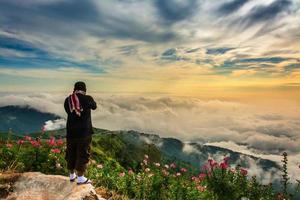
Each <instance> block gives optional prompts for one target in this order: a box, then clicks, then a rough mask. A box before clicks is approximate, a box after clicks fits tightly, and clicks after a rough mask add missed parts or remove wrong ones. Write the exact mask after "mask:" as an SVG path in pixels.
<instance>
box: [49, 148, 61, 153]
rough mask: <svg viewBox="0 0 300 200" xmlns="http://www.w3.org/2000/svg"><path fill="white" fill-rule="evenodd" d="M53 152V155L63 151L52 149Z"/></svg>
mask: <svg viewBox="0 0 300 200" xmlns="http://www.w3.org/2000/svg"><path fill="white" fill-rule="evenodd" d="M51 152H52V153H60V152H61V151H60V149H57V148H56V149H51Z"/></svg>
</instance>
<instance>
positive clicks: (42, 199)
mask: <svg viewBox="0 0 300 200" xmlns="http://www.w3.org/2000/svg"><path fill="white" fill-rule="evenodd" d="M0 183H1V185H0V195H1V196H0V198H1V199H6V200H105V199H104V198H101V197H100V196H99V195H97V194H96V192H95V190H94V187H93V186H92V185H91V184H86V185H80V186H78V185H77V184H76V182H74V183H71V182H70V181H69V178H68V177H64V176H59V175H45V174H42V173H39V172H27V173H22V174H2V175H0Z"/></svg>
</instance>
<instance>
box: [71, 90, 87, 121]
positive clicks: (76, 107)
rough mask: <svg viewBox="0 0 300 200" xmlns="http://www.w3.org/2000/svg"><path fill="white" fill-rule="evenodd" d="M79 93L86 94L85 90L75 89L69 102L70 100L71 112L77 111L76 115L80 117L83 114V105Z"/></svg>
mask: <svg viewBox="0 0 300 200" xmlns="http://www.w3.org/2000/svg"><path fill="white" fill-rule="evenodd" d="M77 94H84V95H85V92H84V91H81V90H75V91H74V92H73V94H71V95H70V96H69V98H68V102H69V109H70V112H71V113H72V112H73V111H75V113H76V115H78V116H79V117H80V116H81V112H82V111H83V109H82V107H81V105H80V101H79V99H78V96H77Z"/></svg>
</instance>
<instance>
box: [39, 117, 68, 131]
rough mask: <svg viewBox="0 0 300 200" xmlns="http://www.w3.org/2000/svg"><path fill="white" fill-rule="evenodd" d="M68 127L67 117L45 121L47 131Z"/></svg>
mask: <svg viewBox="0 0 300 200" xmlns="http://www.w3.org/2000/svg"><path fill="white" fill-rule="evenodd" d="M65 127H66V120H65V119H57V120H49V121H46V122H45V125H44V128H45V130H46V131H53V130H58V129H62V128H65Z"/></svg>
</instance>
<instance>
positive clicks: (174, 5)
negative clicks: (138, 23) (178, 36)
mask: <svg viewBox="0 0 300 200" xmlns="http://www.w3.org/2000/svg"><path fill="white" fill-rule="evenodd" d="M197 3H198V2H197V0H185V1H182V0H155V6H156V8H157V10H158V11H159V14H160V16H162V18H163V19H164V21H165V22H167V23H175V22H179V21H182V20H185V19H188V18H190V17H191V16H193V14H194V13H195V12H196V10H197V8H198V4H197Z"/></svg>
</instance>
